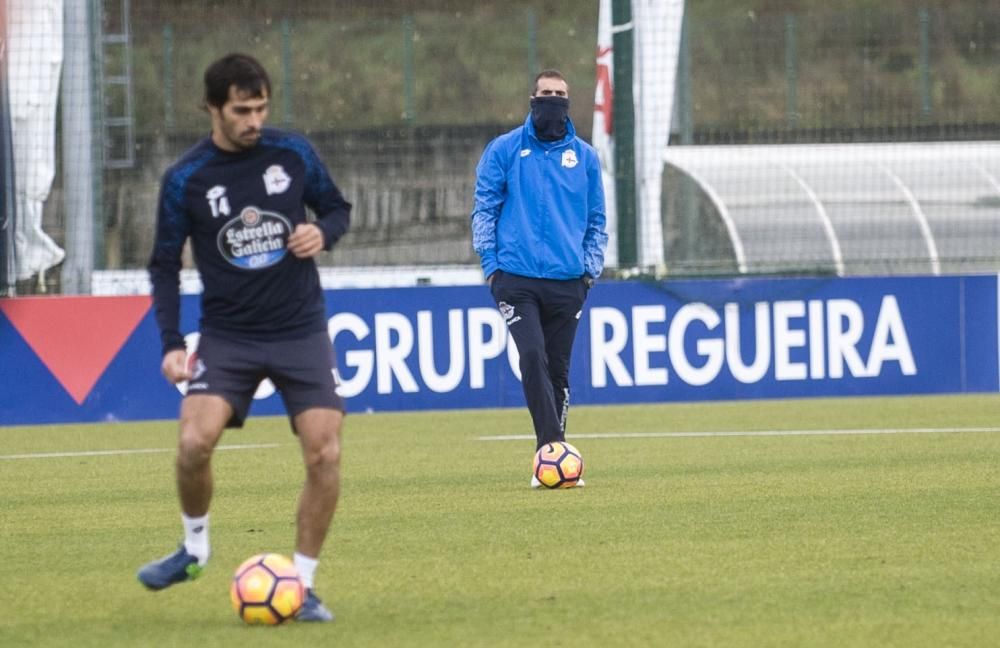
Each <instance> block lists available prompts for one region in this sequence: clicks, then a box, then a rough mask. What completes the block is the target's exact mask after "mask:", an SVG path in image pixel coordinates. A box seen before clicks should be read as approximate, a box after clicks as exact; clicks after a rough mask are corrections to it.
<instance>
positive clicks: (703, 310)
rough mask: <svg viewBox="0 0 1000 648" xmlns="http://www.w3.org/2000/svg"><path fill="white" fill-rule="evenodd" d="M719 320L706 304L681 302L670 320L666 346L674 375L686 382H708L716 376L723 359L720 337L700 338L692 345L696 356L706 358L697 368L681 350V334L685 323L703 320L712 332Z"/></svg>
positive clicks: (695, 383)
mask: <svg viewBox="0 0 1000 648" xmlns="http://www.w3.org/2000/svg"><path fill="white" fill-rule="evenodd" d="M721 321H722V320H721V319H719V314H718V313H716V312H715V311H714V310H713V309H712V308H711V307H710V306H708V305H707V304H699V303H694V304H684V305H683V306H681V307H680V310H678V311H677V314H676V315H674V319H673V321H672V322H670V333H669V347H670V363H671V364H672V365H673V366H674V371H676V372H677V377H678V378H680V379H681V380H683V381H684V382H686V383H687V384H689V385H697V386H701V385H707V384H708V383H710V382H712V380H713V379H714V378H715V377H716V376H718V375H719V370H720V369H721V368H722V361H723V346H722V340H712V339H701V340H698V342H697V343H696V344H695V348H696V350H697V351H698V355H699V356H702V357H704V358H707V360H706V362H705V363H704V364H703V365H702V366H701V367H700V368H699V367H695V366H694V365H693V364H691V362H689V361H688V357H687V354H686V353H685V352H684V337H685V335H684V334H685V333H686V332H687V329H688V326H690V325H691V324H692V323H694V322H702V323H703V324H704V325H705V327H706V328H707V329H708V330H709V331H712V330H714V329H715V328H716V327H717V326H718V325H719V323H720V322H721Z"/></svg>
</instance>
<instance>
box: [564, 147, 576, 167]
mask: <svg viewBox="0 0 1000 648" xmlns="http://www.w3.org/2000/svg"><path fill="white" fill-rule="evenodd" d="M576 164H577V160H576V151H574V150H573V149H568V150H566V151H563V154H562V165H563V166H564V167H566V168H567V169H572V168H573V167H575V166H576Z"/></svg>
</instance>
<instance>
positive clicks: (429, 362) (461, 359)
mask: <svg viewBox="0 0 1000 648" xmlns="http://www.w3.org/2000/svg"><path fill="white" fill-rule="evenodd" d="M463 315H465V313H463V312H462V310H461V309H460V308H453V309H451V310H450V311H448V371H446V372H445V374H444V375H441V374H439V373H438V372H437V368H436V367H435V366H434V324H433V320H432V317H431V312H430V311H420V312H419V313H417V349H418V350H419V352H420V377H421V378H423V380H424V384H425V385H427V387H428V388H429V389H430V390H431V391H432V392H437V393H439V394H442V393H446V392H450V391H452V390H453V389H455V388H456V387H458V383H460V382H462V376H464V375H465V326H464V323H463V321H462V317H463Z"/></svg>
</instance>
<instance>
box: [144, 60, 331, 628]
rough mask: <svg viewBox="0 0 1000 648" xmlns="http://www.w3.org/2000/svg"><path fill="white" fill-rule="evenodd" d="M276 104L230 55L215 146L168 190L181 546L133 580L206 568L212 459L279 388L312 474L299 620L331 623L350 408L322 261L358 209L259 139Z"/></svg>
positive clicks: (159, 300)
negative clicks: (330, 327) (197, 315)
mask: <svg viewBox="0 0 1000 648" xmlns="http://www.w3.org/2000/svg"><path fill="white" fill-rule="evenodd" d="M270 99H271V84H270V81H269V80H268V76H267V72H266V71H265V70H264V68H263V67H262V66H261V65H260V63H258V62H257V61H256V60H255V59H253V58H252V57H250V56H246V55H243V54H230V55H228V56H225V57H223V58H222V59H220V60H218V61H216V62H215V63H213V64H212V65H210V66H209V67H208V69H207V70H206V71H205V108H206V109H207V111H208V112H209V114H210V115H211V119H212V132H211V135H210V136H209V137H207V138H205V139H204V140H202V141H201V142H199V143H198V144H197V145H195V146H194V148H192V149H191V150H190V151H188V152H187V153H185V154H184V156H183V157H181V159H180V160H179V161H178V162H177V163H176V164H174V165H173V166H172V167H171V168H170V169H168V170H167V172H166V174H165V175H164V177H163V184H162V187H161V193H160V203H159V211H158V214H157V226H156V241H155V246H154V250H153V254H152V259H151V260H150V263H149V274H150V280H151V282H152V285H153V304H154V307H155V312H156V320H157V323H158V325H159V328H160V335H161V340H162V345H163V349H162V351H163V360H162V365H161V369H162V372H163V375H164V376H165V377H166V379H167V380H168V381H170V382H171V383H175V384H176V383H180V382H183V381H188V386H187V392H186V395H185V397H184V399H183V402H182V404H181V411H180V431H179V441H178V450H177V461H176V477H177V491H178V495H179V498H180V505H181V512H182V516H181V517H182V522H183V525H184V541H183V543H182V544H181V546H180V548H179V549H178V550H177V551H176V552H175V553H173V554H170V555H168V556H165V557H164V558H162V559H160V560H156V561H153V562H151V563H149V564H147V565H145V566H144V567H142V568H141V569H140V570H139V573H138V577H139V580H140V581H141V582H142V583H143V584H144V585H145V586H146V587H148V588H150V589H153V590H158V589H163V588H165V587H168V586H170V585H172V584H174V583H179V582H182V581H185V580H191V579H194V578H196V577H197V576H198V575H199V574H200V573H201V571H202V569H203V568H204V566H205V564H206V563H207V561H208V558H209V555H210V549H209V542H208V509H209V503H210V501H211V498H212V471H211V458H212V452H213V450H214V448H215V446H216V444H217V443H218V441H219V438H220V437H221V436H222V433H223V431H224V429H225V428H227V427H240V426H241V425H242V424H243V421H244V419H245V418H246V416H247V413H248V411H249V408H250V403H251V401H252V398H253V394H254V392H255V390H256V389H257V386H258V384H259V383H260V382H261V380H263V379H264V378H270V379H271V381H272V382H273V383H274V384H275V386H276V387H277V389H278V391H280V393H281V397H282V400H283V401H284V405H285V408H286V410H287V411H288V416H289V419H290V422H291V426H292V430H293V432H294V433H295V434H296V435H297V436H298V439H299V443H300V444H301V446H302V455H303V459H304V462H305V467H306V479H305V485H304V487H303V490H302V494H301V497H300V499H299V505H298V514H297V534H296V546H295V553H294V556H293V558H294V562H295V565H296V567H297V568H298V570H299V573H300V575H301V576H302V580H303V583H304V584H305V586H306V588H307V597H306V600H305V603H304V604H303V607H302V609H301V611H300V612H299V615H298V619H299V620H303V621H332V620H333V615H332V614H331V613H330V611H329V610H328V609H327V608H326V606H325V605H323V603H322V602H321V601H320V599H319V598H318V597H317V596H316V594H315V593H314V592H313V580H314V574H315V571H316V566H317V563H318V560H319V554H320V549H321V548H322V545H323V541H324V539H325V538H326V534H327V530H328V528H329V526H330V522H331V520H332V518H333V514H334V510H335V508H336V505H337V498H338V495H339V492H340V431H341V426H342V423H343V419H344V403H343V400H342V399H341V397H340V396H339V395H338V394H337V393H336V383H335V379H334V376H333V367H334V356H333V346H332V344H331V341H330V338H329V335H328V333H327V321H326V308H325V304H324V301H323V292H322V290H321V287H320V281H319V273H318V271H317V269H316V262H315V261H314V257H315V256H316V255H317V254H319V253H320V252H322V251H323V250H329V249H331V247H332V246H333V245H334V243H336V242H337V240H338V239H340V237H341V236H343V235H344V233H345V232H346V231H347V228H348V224H349V222H350V211H351V205H350V203H348V202H347V201H346V200H344V197H343V196H342V195H341V193H340V191H339V190H338V189H337V187H336V185H335V184H334V183H333V180H332V179H331V178H330V174H329V172H328V171H327V169H326V167H325V166H324V164H323V163H322V162H321V161H320V159H319V156H318V155H317V154H316V151H315V150H313V147H312V145H311V144H310V143H309V142H308V140H306V139H305V138H304V137H302V136H300V135H297V134H294V133H290V132H284V131H279V130H275V129H271V128H265V127H264V122H265V121H266V119H267V116H268V108H269V105H270V104H269V102H270ZM307 206H308V207H309V208H310V209H311V210H312V212H313V214H314V215H315V218H312V219H310V218H308V217H307V214H306V207H307ZM187 240H190V241H191V248H192V252H193V253H194V259H195V263H196V265H197V268H198V271H199V274H200V276H201V281H202V284H203V286H204V290H203V292H202V296H201V311H202V312H201V321H200V327H199V328H200V340H199V343H198V349H197V352H196V353H195V354H192V355H191V356H189V355H188V354H187V352H186V350H185V341H184V337H183V336H182V335H181V332H180V330H179V328H180V325H179V311H180V297H179V273H180V269H181V253H182V250H183V247H184V244H185V241H187Z"/></svg>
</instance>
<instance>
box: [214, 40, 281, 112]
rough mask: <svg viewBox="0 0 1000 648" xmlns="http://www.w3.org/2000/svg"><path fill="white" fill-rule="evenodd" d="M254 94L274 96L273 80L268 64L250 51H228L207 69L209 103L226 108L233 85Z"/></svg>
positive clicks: (257, 95)
mask: <svg viewBox="0 0 1000 648" xmlns="http://www.w3.org/2000/svg"><path fill="white" fill-rule="evenodd" d="M231 86H236V89H237V90H239V91H241V92H245V93H246V94H248V95H250V96H251V97H270V96H271V80H270V79H269V78H268V76H267V70H265V69H264V66H263V65H261V64H260V62H259V61H258V60H257V59H255V58H254V57H252V56H249V55H247V54H239V53H234V54H227V55H226V56H223V57H222V58H220V59H219V60H218V61H216V62H215V63H212V64H211V65H209V66H208V68H207V69H206V70H205V107H206V108H207V107H208V106H215V107H216V108H222V106H224V105H225V103H226V101H227V100H228V99H229V88H230V87H231Z"/></svg>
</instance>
